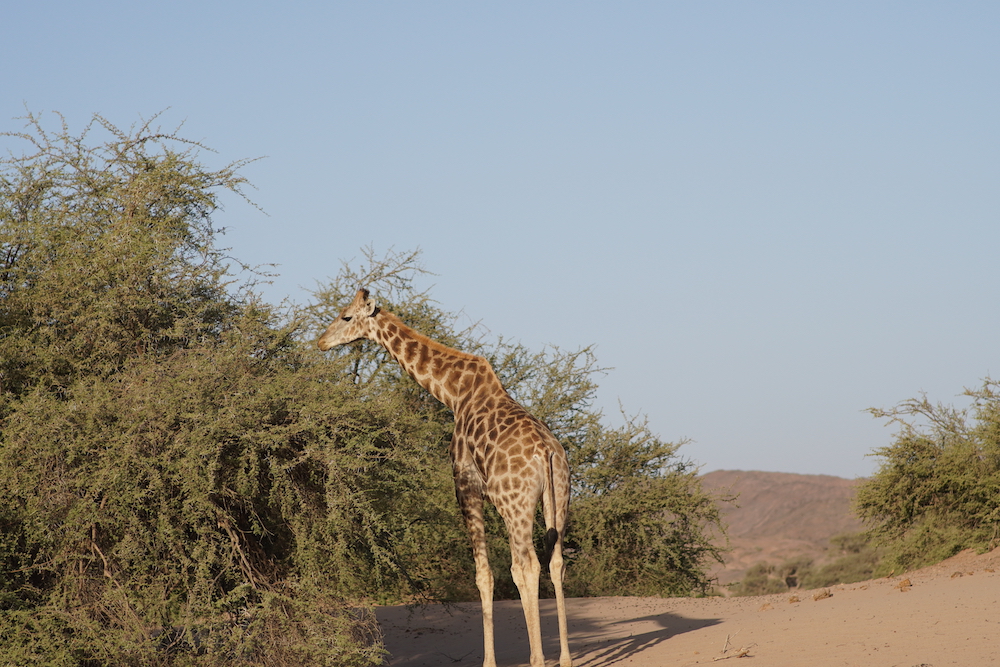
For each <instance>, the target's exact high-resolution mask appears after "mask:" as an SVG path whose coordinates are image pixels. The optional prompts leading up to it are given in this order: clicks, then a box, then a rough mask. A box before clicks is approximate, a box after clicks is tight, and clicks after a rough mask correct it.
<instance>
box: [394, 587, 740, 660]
mask: <svg viewBox="0 0 1000 667" xmlns="http://www.w3.org/2000/svg"><path fill="white" fill-rule="evenodd" d="M540 602H541V604H540V612H541V621H542V647H543V650H544V652H545V657H546V662H547V663H548V664H553V663H555V662H556V659H557V658H558V656H559V629H558V622H557V617H556V608H555V601H554V600H541V601H540ZM567 602H568V603H569V604H568V608H569V609H568V611H569V614H568V616H569V618H568V624H569V634H570V651H571V652H572V654H573V658H574V664H575V665H577V667H603V666H605V665H614V664H618V663H620V662H623V661H626V660H628V659H629V658H630V657H632V656H635V655H637V654H639V653H642V652H644V651H647V650H649V649H650V648H651V647H653V646H656V645H658V644H660V643H662V642H665V641H667V640H668V639H670V638H671V637H675V636H677V635H679V634H683V633H685V632H691V631H692V630H698V629H700V628H704V627H709V626H712V625H717V624H718V623H720V622H721V621H720V620H719V619H714V618H713V619H698V618H685V617H683V616H679V615H677V614H674V613H671V612H663V613H655V614H650V615H646V616H641V617H636V618H624V619H619V620H617V621H601V620H599V619H598V618H594V617H593V614H589V615H588V614H585V613H578V614H574V613H573V600H572V599H570V600H567ZM376 615H377V616H378V619H379V622H380V624H381V625H382V627H383V630H384V632H385V645H386V648H387V649H388V650H389V652H390V653H391V654H392V655H391V657H390V659H389V663H388V664H389V665H390V666H391V667H431V666H440V665H460V666H463V667H464V666H467V665H481V664H482V662H483V633H482V616H481V612H480V608H479V604H478V603H459V604H451V605H425V606H415V607H411V608H409V609H407V608H402V607H382V608H380V609H378V610H377V611H376ZM636 625H638V626H640V628H639V632H636V630H635V629H630V626H636ZM494 627H495V635H496V657H497V663H498V664H499V665H526V664H527V663H528V657H529V649H528V636H527V630H526V629H525V625H524V616H523V614H522V611H521V603H520V602H519V601H517V600H504V601H498V602H496V603H495V604H494Z"/></svg>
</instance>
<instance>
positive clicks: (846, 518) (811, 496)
mask: <svg viewBox="0 0 1000 667" xmlns="http://www.w3.org/2000/svg"><path fill="white" fill-rule="evenodd" d="M701 480H702V484H703V485H704V488H705V489H706V490H708V491H715V492H718V493H730V494H734V495H737V496H738V498H737V501H736V503H735V504H728V505H724V506H723V520H724V522H725V523H726V524H727V525H728V533H729V546H730V548H731V549H732V551H731V552H730V553H729V555H728V556H727V557H726V562H725V564H724V566H721V567H717V568H715V569H714V570H713V575H714V576H716V577H718V579H719V583H720V584H721V585H723V586H725V585H727V584H730V583H732V582H734V581H739V580H740V579H741V578H742V576H743V573H744V572H745V571H746V570H747V568H749V567H750V566H752V565H754V564H755V563H758V562H761V561H764V562H766V563H771V564H775V565H777V564H780V563H783V562H785V561H786V560H789V559H792V558H798V557H808V558H812V559H813V560H814V561H815V562H816V563H817V564H821V563H825V562H828V561H831V560H834V559H835V558H836V557H837V556H839V555H840V554H839V553H833V552H832V550H831V549H830V548H829V547H830V542H829V540H830V538H831V537H833V536H835V535H839V534H841V533H847V532H858V531H860V530H861V528H862V525H861V522H860V521H859V520H858V519H857V517H855V516H854V514H853V513H852V511H851V499H852V497H853V495H854V487H855V485H856V483H857V482H856V481H855V480H849V479H843V478H841V477H832V476H829V475H796V474H790V473H778V472H757V471H742V470H717V471H715V472H710V473H708V474H706V475H702V477H701Z"/></svg>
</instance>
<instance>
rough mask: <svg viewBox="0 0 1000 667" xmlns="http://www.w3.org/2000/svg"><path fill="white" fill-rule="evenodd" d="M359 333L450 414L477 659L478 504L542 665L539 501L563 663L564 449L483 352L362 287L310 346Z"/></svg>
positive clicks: (489, 612)
mask: <svg viewBox="0 0 1000 667" xmlns="http://www.w3.org/2000/svg"><path fill="white" fill-rule="evenodd" d="M362 338H367V339H369V340H372V341H375V342H376V343H378V344H379V345H381V346H382V347H384V348H385V349H386V350H387V351H388V352H389V354H391V355H392V357H393V358H394V359H395V360H396V361H397V362H398V363H399V365H400V366H402V367H403V370H405V371H406V372H407V373H409V374H410V376H411V377H413V379H414V380H416V381H417V383H418V384H420V385H421V386H422V387H424V388H425V389H427V390H428V391H429V392H430V393H431V394H432V395H433V396H434V397H435V398H437V399H438V400H439V401H441V402H442V403H444V404H445V405H446V406H448V408H450V409H451V411H452V413H453V414H454V415H455V434H454V437H453V438H452V441H451V447H450V454H451V464H452V470H453V472H454V474H455V494H456V496H457V497H458V503H459V505H460V506H461V509H462V515H463V517H464V518H465V525H466V528H467V529H468V531H469V537H470V539H471V541H472V555H473V558H474V559H475V563H476V586H477V588H478V589H479V596H480V601H481V602H482V608H483V643H484V652H483V666H484V667H495V665H496V657H495V653H494V641H493V574H492V572H491V571H490V565H489V561H488V560H487V556H486V534H485V528H484V525H483V503H484V502H485V501H487V500H488V501H489V502H491V503H493V505H494V506H495V507H496V508H497V511H498V512H499V513H500V516H501V517H503V520H504V524H505V525H506V527H507V534H508V537H509V539H510V552H511V554H510V555H511V574H512V575H513V577H514V583H515V584H516V585H517V589H518V591H519V592H520V594H521V606H522V608H523V610H524V619H525V622H526V624H527V626H528V643H529V645H530V648H531V665H532V667H543V666H544V664H545V659H544V657H543V655H542V633H541V626H540V622H539V613H538V580H539V576H540V575H541V564H540V563H539V561H538V555H537V554H536V553H535V547H534V544H533V542H532V538H531V533H532V528H533V526H534V522H535V508H536V507H537V506H538V502H539V501H541V502H542V515H543V516H544V519H545V528H546V543H547V546H548V547H549V550H550V551H551V556H550V558H549V573H550V575H551V578H552V585H553V588H554V589H555V594H556V606H557V610H558V619H559V646H560V655H559V664H560V666H561V667H571V665H572V663H573V661H572V659H571V657H570V653H569V641H568V637H567V635H568V630H567V624H566V601H565V598H564V596H563V579H564V577H565V571H566V568H565V563H564V561H563V554H562V546H563V536H564V535H565V532H566V517H567V514H568V511H569V464H568V463H567V460H566V450H565V449H563V446H562V445H561V444H560V443H559V441H558V440H556V438H555V436H553V435H552V432H551V431H549V429H548V427H546V426H545V425H544V424H543V423H542V422H541V421H539V420H538V419H536V418H535V417H533V416H532V415H531V414H530V413H528V411H527V410H525V409H524V408H523V407H522V406H521V405H520V404H518V403H517V402H516V401H515V400H514V399H513V398H511V397H510V395H509V394H508V393H507V391H506V390H505V389H504V387H503V385H502V384H501V383H500V379H499V378H498V377H497V375H496V373H495V372H494V371H493V368H492V367H491V366H490V364H489V362H488V361H487V360H486V359H484V358H483V357H480V356H477V355H474V354H468V353H466V352H461V351H459V350H455V349H452V348H450V347H447V346H446V345H442V344H441V343H438V342H436V341H434V340H431V339H430V338H428V337H427V336H424V335H423V334H420V333H418V332H416V331H414V330H413V329H411V328H410V327H408V326H406V325H405V324H404V323H403V322H402V320H400V319H399V318H398V317H396V316H395V315H393V314H392V313H390V312H388V311H386V310H384V309H381V308H379V307H378V306H377V305H376V304H375V302H374V301H373V300H372V299H371V298H370V295H369V292H368V290H366V289H359V290H358V292H357V294H355V295H354V300H353V301H351V303H350V304H348V305H347V307H346V308H344V310H343V311H341V313H340V315H339V316H338V317H337V319H336V320H334V321H333V322H332V323H331V324H330V326H329V327H328V328H327V330H326V331H325V332H324V333H323V335H322V336H320V338H319V340H318V341H317V345H318V346H319V348H320V349H321V350H329V349H330V348H332V347H335V346H337V345H344V344H347V343H351V342H353V341H356V340H360V339H362Z"/></svg>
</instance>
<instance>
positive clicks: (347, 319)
mask: <svg viewBox="0 0 1000 667" xmlns="http://www.w3.org/2000/svg"><path fill="white" fill-rule="evenodd" d="M343 319H344V321H345V322H350V321H351V316H350V315H344V318H343Z"/></svg>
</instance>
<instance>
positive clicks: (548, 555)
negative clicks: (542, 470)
mask: <svg viewBox="0 0 1000 667" xmlns="http://www.w3.org/2000/svg"><path fill="white" fill-rule="evenodd" d="M554 457H555V454H552V453H549V461H548V463H549V469H548V475H547V477H548V479H547V480H546V484H545V497H544V498H543V500H542V511H543V513H544V515H545V527H546V531H545V563H546V565H547V564H548V563H549V561H551V560H552V550H553V549H554V548H555V546H556V543H557V542H558V541H559V532H560V531H559V527H558V526H556V491H555V481H556V480H555V467H554V466H553V464H552V459H553V458H554Z"/></svg>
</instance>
